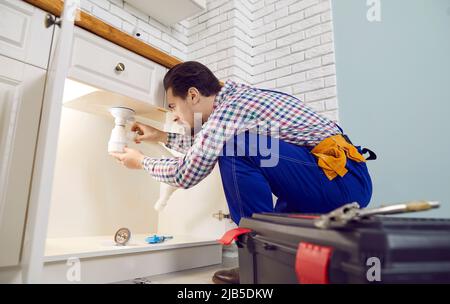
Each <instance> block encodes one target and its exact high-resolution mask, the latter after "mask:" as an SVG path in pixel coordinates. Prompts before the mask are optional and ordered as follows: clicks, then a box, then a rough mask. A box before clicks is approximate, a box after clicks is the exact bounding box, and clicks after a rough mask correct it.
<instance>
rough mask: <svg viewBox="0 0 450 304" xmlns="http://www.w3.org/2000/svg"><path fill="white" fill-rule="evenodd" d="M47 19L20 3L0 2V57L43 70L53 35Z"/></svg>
mask: <svg viewBox="0 0 450 304" xmlns="http://www.w3.org/2000/svg"><path fill="white" fill-rule="evenodd" d="M47 15H48V14H47V13H46V12H44V11H42V10H40V9H38V8H35V7H33V6H31V5H29V4H27V3H25V2H23V1H17V0H0V54H1V55H3V56H7V57H10V58H14V59H17V60H19V61H22V62H26V63H28V64H31V65H34V66H37V67H40V68H43V69H46V68H47V64H48V56H49V53H50V46H51V42H52V35H53V26H48V27H47V26H46V25H45V20H46V18H47Z"/></svg>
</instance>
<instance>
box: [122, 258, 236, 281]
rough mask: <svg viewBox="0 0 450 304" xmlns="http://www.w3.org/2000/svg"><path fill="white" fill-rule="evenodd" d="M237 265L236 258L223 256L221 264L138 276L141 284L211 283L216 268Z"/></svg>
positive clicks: (227, 267)
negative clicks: (142, 276)
mask: <svg viewBox="0 0 450 304" xmlns="http://www.w3.org/2000/svg"><path fill="white" fill-rule="evenodd" d="M237 266H238V259H237V258H227V257H224V258H223V262H222V264H218V265H213V266H208V267H201V268H194V269H189V270H184V271H179V272H173V273H168V274H162V275H156V276H151V277H146V278H140V279H139V282H142V283H143V284H212V281H211V278H212V276H213V274H214V272H216V271H217V270H221V269H229V268H233V267H237ZM120 283H123V284H132V283H136V281H135V282H133V281H127V282H120Z"/></svg>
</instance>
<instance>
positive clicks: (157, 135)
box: [131, 122, 167, 144]
mask: <svg viewBox="0 0 450 304" xmlns="http://www.w3.org/2000/svg"><path fill="white" fill-rule="evenodd" d="M131 131H133V132H137V133H138V136H137V137H136V139H135V140H134V141H135V142H136V143H137V144H140V143H141V142H142V141H148V142H162V143H164V144H165V143H167V133H166V132H164V131H160V130H158V129H156V128H153V127H151V126H147V125H144V124H141V123H138V122H135V123H134V124H133V126H132V127H131Z"/></svg>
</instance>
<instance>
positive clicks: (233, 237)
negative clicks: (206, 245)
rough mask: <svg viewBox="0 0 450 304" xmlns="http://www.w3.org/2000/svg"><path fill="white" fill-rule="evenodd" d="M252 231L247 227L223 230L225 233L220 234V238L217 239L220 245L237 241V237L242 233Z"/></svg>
mask: <svg viewBox="0 0 450 304" xmlns="http://www.w3.org/2000/svg"><path fill="white" fill-rule="evenodd" d="M249 232H252V230H251V229H248V228H235V229H231V230H228V231H227V232H225V234H224V235H223V236H222V238H221V239H220V240H218V241H219V243H221V244H222V245H230V244H231V243H232V242H233V241H237V239H238V237H239V236H240V235H242V234H246V233H249Z"/></svg>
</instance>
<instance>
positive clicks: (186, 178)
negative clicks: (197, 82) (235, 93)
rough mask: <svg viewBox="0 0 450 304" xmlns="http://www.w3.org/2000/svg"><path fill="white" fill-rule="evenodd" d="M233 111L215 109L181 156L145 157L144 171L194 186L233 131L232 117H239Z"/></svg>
mask: <svg viewBox="0 0 450 304" xmlns="http://www.w3.org/2000/svg"><path fill="white" fill-rule="evenodd" d="M235 114H236V113H235V112H233V110H230V109H228V108H227V107H224V109H219V110H218V111H214V113H213V114H212V115H211V117H210V118H209V119H208V121H207V122H206V123H205V124H204V125H203V127H202V130H201V131H200V132H199V133H198V134H197V135H196V136H195V139H194V143H193V145H192V146H191V147H190V148H189V149H188V151H187V152H186V154H185V155H184V156H183V157H176V158H163V159H161V158H152V157H145V158H144V159H143V161H142V164H143V167H144V170H145V171H147V172H148V173H149V174H150V175H152V176H153V177H154V178H155V179H156V180H158V181H160V182H164V183H167V184H170V185H172V186H175V187H180V188H185V189H187V188H191V187H193V186H195V185H196V184H198V183H199V182H200V181H201V180H202V179H204V178H205V177H206V176H207V175H208V174H209V173H210V172H211V171H212V170H213V168H214V165H215V164H216V162H217V159H218V157H219V155H220V154H221V151H222V148H223V145H224V143H225V142H226V141H227V140H228V139H229V138H230V137H231V136H232V135H233V134H234V133H235V131H236V130H235V128H234V127H233V125H237V124H230V119H231V118H233V117H236V116H239V115H235ZM230 126H231V127H230Z"/></svg>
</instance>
